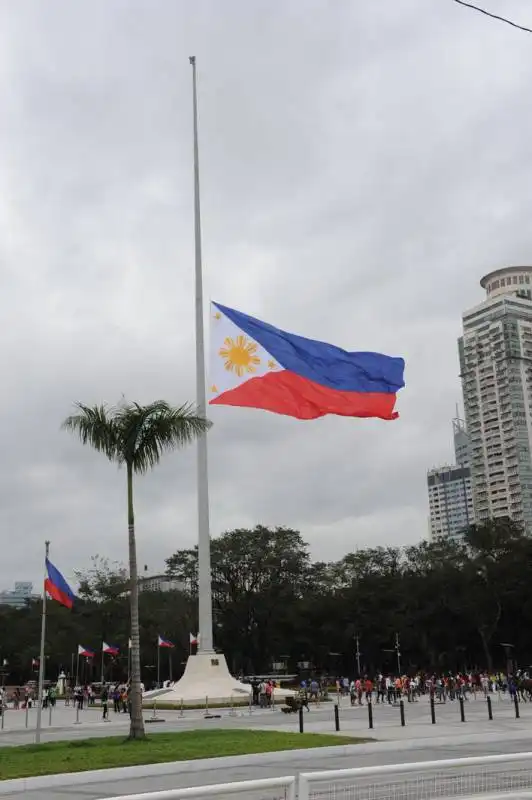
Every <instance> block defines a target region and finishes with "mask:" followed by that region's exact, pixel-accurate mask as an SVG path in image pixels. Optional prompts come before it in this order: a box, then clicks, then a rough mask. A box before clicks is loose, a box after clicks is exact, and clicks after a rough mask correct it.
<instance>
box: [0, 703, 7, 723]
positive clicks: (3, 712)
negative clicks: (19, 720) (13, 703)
mask: <svg viewBox="0 0 532 800" xmlns="http://www.w3.org/2000/svg"><path fill="white" fill-rule="evenodd" d="M0 702H2V701H1V700H0ZM6 708H7V706H2V708H0V715H1V716H2V730H4V719H5V716H6Z"/></svg>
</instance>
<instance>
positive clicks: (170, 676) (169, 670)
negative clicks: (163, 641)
mask: <svg viewBox="0 0 532 800" xmlns="http://www.w3.org/2000/svg"><path fill="white" fill-rule="evenodd" d="M168 679H169V681H170V683H172V650H171V649H170V650H168Z"/></svg>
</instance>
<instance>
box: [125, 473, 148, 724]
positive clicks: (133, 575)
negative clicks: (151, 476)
mask: <svg viewBox="0 0 532 800" xmlns="http://www.w3.org/2000/svg"><path fill="white" fill-rule="evenodd" d="M127 527H128V541H129V579H130V590H129V592H130V603H131V686H130V690H129V696H130V700H131V726H130V729H129V738H130V739H144V738H145V736H146V734H145V731H144V719H143V717H142V691H141V688H140V634H139V582H138V575H137V543H136V541H135V515H134V513H133V467H132V465H131V464H127Z"/></svg>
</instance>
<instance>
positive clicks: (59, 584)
mask: <svg viewBox="0 0 532 800" xmlns="http://www.w3.org/2000/svg"><path fill="white" fill-rule="evenodd" d="M46 573H47V576H48V577H47V578H46V579H45V581H44V590H45V592H46V593H47V594H48V595H50V597H51V598H52V600H57V602H58V603H61V605H62V606H66V607H67V608H72V606H73V605H74V600H75V599H76V595H75V594H74V592H73V591H72V589H71V588H70V586H69V585H68V583H67V582H66V580H65V579H64V578H63V576H62V575H61V573H60V572H59V570H58V569H57V568H56V567H54V565H53V564H52V562H51V561H49V560H48V559H46Z"/></svg>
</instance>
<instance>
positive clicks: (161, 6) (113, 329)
mask: <svg viewBox="0 0 532 800" xmlns="http://www.w3.org/2000/svg"><path fill="white" fill-rule="evenodd" d="M486 4H487V5H488V7H489V8H490V9H491V10H492V11H494V12H495V13H504V14H505V15H507V16H511V17H513V18H514V19H516V20H517V21H519V22H521V23H522V24H525V25H529V26H531V25H532V8H531V7H530V3H528V2H524V1H523V0H489V3H488V0H486ZM192 54H195V55H196V57H197V61H198V80H199V105H200V157H201V180H202V208H203V244H204V260H205V289H206V295H207V298H213V299H215V300H218V301H219V302H221V303H224V304H225V305H229V306H232V307H235V308H238V309H240V310H242V311H245V312H247V313H249V314H252V315H254V316H257V317H259V318H261V319H264V320H266V321H268V322H270V323H273V324H275V325H277V326H279V327H281V328H285V329H287V330H289V331H292V332H295V333H299V334H302V335H306V336H310V337H313V338H318V339H322V340H325V341H330V342H332V343H334V344H337V345H340V346H343V347H345V348H347V349H350V350H359V349H360V350H365V349H368V350H377V351H381V352H385V353H389V354H391V355H402V356H404V358H405V359H406V362H407V369H406V384H407V385H406V388H405V389H404V390H403V391H402V392H401V394H400V397H399V401H398V406H397V407H398V410H399V411H400V414H401V417H400V419H399V420H397V421H395V422H383V421H380V420H369V421H365V420H350V419H343V418H327V419H323V420H319V421H316V422H298V421H296V420H291V419H287V418H284V417H280V416H274V415H268V414H267V413H265V412H261V411H252V410H245V409H235V408H223V407H215V408H212V409H211V412H210V416H211V419H212V420H213V422H214V423H215V424H214V428H213V430H212V432H211V433H210V434H209V445H210V452H209V457H210V476H211V525H212V534H213V536H217V535H219V534H220V532H222V531H224V530H227V529H230V528H232V527H236V526H252V525H255V524H256V523H264V524H268V525H288V526H293V527H295V528H298V529H299V530H301V532H302V534H303V536H304V537H305V539H306V540H307V541H308V542H309V543H310V545H311V548H312V553H313V555H314V556H315V557H317V558H330V559H332V558H339V557H341V556H342V555H343V554H344V553H345V552H347V551H349V550H351V549H354V548H356V547H358V546H364V545H370V544H375V545H377V544H382V545H386V544H390V545H397V544H405V543H412V542H416V541H418V540H420V539H421V538H422V537H424V536H426V534H427V518H428V507H427V496H426V470H427V468H429V467H431V466H434V465H436V464H439V463H442V462H443V463H445V462H448V461H450V460H451V458H452V447H451V418H452V416H453V415H454V409H455V403H456V402H457V401H461V389H460V383H459V379H458V358H457V348H456V339H457V337H458V336H459V334H460V324H461V313H462V311H463V310H464V309H466V308H468V307H471V306H473V305H475V304H476V303H478V302H480V301H481V300H482V298H483V292H482V290H481V288H480V286H479V279H480V278H481V276H482V275H483V274H484V273H486V272H487V271H489V270H491V269H493V268H496V267H498V266H503V265H507V264H512V263H530V261H531V259H532V241H531V237H532V234H531V228H530V219H531V216H532V192H531V186H532V175H531V165H532V157H531V147H530V143H531V142H532V106H531V104H530V102H529V99H530V85H531V82H532V36H530V35H528V34H526V33H521V32H519V31H517V30H514V29H512V28H510V27H508V26H505V25H503V24H501V23H497V22H495V21H493V20H488V19H487V18H486V17H483V16H481V15H480V14H477V13H475V12H472V11H468V10H467V9H464V8H462V7H460V6H459V5H457V4H456V3H454V2H452V0H366V2H361V0H351V2H341V1H340V0H336V2H334V1H333V0H330V2H326V1H325V0H322V1H321V2H316V1H315V0H283V2H276V3H272V2H271V1H270V0H223V2H220V0H210V1H209V0H196V1H195V2H194V3H190V2H184V0H183V1H181V0H175V1H173V0H172V1H171V0H91V2H85V3H82V2H72V0H33V1H30V0H16V2H15V1H14V0H0V108H1V124H0V268H1V291H0V313H1V322H2V336H1V338H0V356H1V359H2V392H1V395H0V398H1V412H2V413H1V421H0V426H1V427H0V435H1V451H0V453H1V461H0V515H1V519H0V524H1V531H2V540H1V541H2V550H1V557H0V588H8V587H9V586H10V585H11V584H12V582H13V581H15V580H24V579H29V580H34V581H38V580H39V579H40V578H39V576H40V570H41V557H42V552H43V548H44V540H45V539H46V538H49V539H50V540H51V542H52V545H51V547H52V549H51V555H52V560H54V561H55V562H56V563H57V565H58V566H59V567H60V568H61V569H62V570H63V571H64V573H65V574H66V575H69V576H71V575H72V573H73V569H75V568H84V567H86V566H88V565H89V562H90V556H91V555H92V554H95V553H100V554H101V555H107V556H109V557H110V558H111V559H125V557H126V515H125V511H126V484H125V474H124V472H123V471H118V470H117V469H116V467H115V466H113V465H111V464H109V463H108V462H107V461H106V460H105V459H104V458H103V457H102V456H101V455H99V454H96V453H93V452H91V451H89V450H88V449H84V448H83V447H82V446H81V445H80V444H79V443H78V442H77V441H76V440H74V439H73V438H72V437H69V435H68V434H66V433H64V432H61V431H60V424H61V422H62V420H63V419H64V417H65V416H66V415H68V414H69V413H70V411H71V409H72V403H73V402H74V401H75V400H81V401H83V402H85V403H95V402H101V401H107V402H109V403H113V402H116V401H117V400H119V398H120V396H121V395H122V394H125V395H126V396H127V398H129V399H131V400H137V401H139V402H145V401H150V400H154V399H159V398H165V399H167V400H169V401H171V402H174V403H179V404H180V403H183V402H186V401H191V400H194V393H195V382H194V380H195V378H194V369H195V366H194V275H193V269H194V258H193V244H194V242H193V219H192V161H191V158H192V136H191V70H190V66H189V63H188V56H189V55H192ZM136 517H137V527H138V543H139V562H140V564H141V565H143V564H147V565H148V567H149V569H150V571H152V572H153V571H156V570H159V569H161V568H162V566H163V561H164V558H165V557H166V556H168V555H170V554H171V553H172V552H173V551H174V550H175V549H177V548H180V547H186V546H191V545H193V544H194V542H195V540H196V498H195V449H194V448H191V449H189V450H187V451H182V452H179V453H177V454H175V455H172V456H170V457H167V458H166V459H165V460H164V463H163V464H161V466H160V467H159V468H157V469H156V470H155V471H154V472H153V474H151V475H149V476H147V477H144V478H140V479H139V480H138V481H137V485H136Z"/></svg>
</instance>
